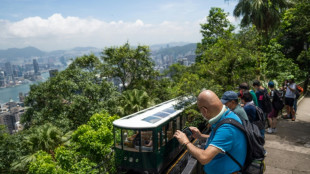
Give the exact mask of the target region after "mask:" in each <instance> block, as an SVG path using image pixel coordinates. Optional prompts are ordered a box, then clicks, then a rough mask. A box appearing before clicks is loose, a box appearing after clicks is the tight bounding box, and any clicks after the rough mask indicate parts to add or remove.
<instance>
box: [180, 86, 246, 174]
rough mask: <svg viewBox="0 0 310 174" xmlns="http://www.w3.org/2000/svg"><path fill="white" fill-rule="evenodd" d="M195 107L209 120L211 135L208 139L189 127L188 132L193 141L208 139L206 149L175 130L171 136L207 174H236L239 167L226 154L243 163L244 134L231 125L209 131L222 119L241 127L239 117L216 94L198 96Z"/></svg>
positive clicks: (244, 155)
mask: <svg viewBox="0 0 310 174" xmlns="http://www.w3.org/2000/svg"><path fill="white" fill-rule="evenodd" d="M197 105H198V108H199V110H200V112H201V114H202V116H203V118H204V119H207V120H209V123H210V124H211V134H210V136H209V135H205V134H202V133H201V132H200V131H199V130H198V129H197V128H195V127H190V130H191V131H192V132H193V135H192V136H193V137H194V138H197V139H206V138H207V137H209V138H208V141H207V144H206V147H205V149H200V148H198V147H196V146H195V145H193V144H192V143H191V142H190V141H189V140H188V138H187V136H186V135H185V134H184V133H183V132H182V131H179V130H177V131H176V133H175V134H174V137H176V138H177V140H178V141H179V143H180V144H183V145H185V146H186V147H187V150H188V152H189V153H190V154H191V155H192V156H193V157H195V158H196V159H197V160H198V161H199V162H200V163H201V164H202V165H204V171H205V172H206V173H237V172H238V171H240V170H241V168H240V167H239V166H238V165H237V163H235V162H234V161H233V160H232V159H231V158H230V157H229V156H228V155H226V154H225V153H226V152H229V153H230V154H231V155H232V156H233V157H234V158H235V159H236V160H237V161H238V162H239V163H240V164H241V165H243V164H244V162H245V158H246V153H247V140H246V137H245V135H244V133H243V132H242V131H241V130H239V129H238V128H237V127H235V126H233V125H231V124H223V125H222V126H220V127H219V128H218V129H217V131H216V134H214V132H213V131H212V130H213V129H214V128H215V127H216V125H217V123H219V122H220V121H221V120H223V119H225V118H232V119H235V120H236V121H238V122H239V123H241V124H242V122H241V120H240V118H239V117H238V116H237V115H236V114H235V113H234V112H231V111H230V109H229V108H226V107H225V106H224V105H223V104H222V102H221V100H220V99H219V98H218V97H217V95H216V94H215V93H214V92H212V91H210V90H205V91H203V92H201V93H200V94H199V96H198V101H197Z"/></svg>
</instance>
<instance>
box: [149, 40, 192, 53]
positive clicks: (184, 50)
mask: <svg viewBox="0 0 310 174" xmlns="http://www.w3.org/2000/svg"><path fill="white" fill-rule="evenodd" d="M196 48H197V44H196V43H191V44H186V45H183V46H175V47H168V48H162V49H160V50H157V51H154V52H153V53H155V54H161V55H172V56H176V55H185V54H187V53H188V52H195V50H196Z"/></svg>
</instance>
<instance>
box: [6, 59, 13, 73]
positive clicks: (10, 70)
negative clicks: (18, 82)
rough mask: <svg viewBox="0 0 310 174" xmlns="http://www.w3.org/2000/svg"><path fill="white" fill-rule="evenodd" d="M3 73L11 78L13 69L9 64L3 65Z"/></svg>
mask: <svg viewBox="0 0 310 174" xmlns="http://www.w3.org/2000/svg"><path fill="white" fill-rule="evenodd" d="M5 73H6V76H12V75H13V69H12V65H11V63H10V62H6V63H5Z"/></svg>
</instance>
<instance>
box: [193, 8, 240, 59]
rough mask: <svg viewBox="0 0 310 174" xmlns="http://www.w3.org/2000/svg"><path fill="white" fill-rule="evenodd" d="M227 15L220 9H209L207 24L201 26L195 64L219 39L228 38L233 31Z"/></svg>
mask: <svg viewBox="0 0 310 174" xmlns="http://www.w3.org/2000/svg"><path fill="white" fill-rule="evenodd" d="M227 16H228V14H227V13H224V10H223V9H221V8H215V7H213V8H211V10H210V12H209V15H208V17H207V23H205V24H201V31H200V32H201V33H202V37H203V39H202V40H201V43H198V44H197V49H196V56H197V57H196V62H200V61H201V58H202V54H203V52H204V51H205V50H207V49H208V48H209V47H210V46H212V45H213V44H215V43H216V42H217V40H218V39H219V38H227V37H230V35H231V32H232V31H233V30H234V29H235V27H234V26H233V25H231V23H230V22H229V21H228V19H227Z"/></svg>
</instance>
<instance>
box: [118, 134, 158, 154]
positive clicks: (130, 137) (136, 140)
mask: <svg viewBox="0 0 310 174" xmlns="http://www.w3.org/2000/svg"><path fill="white" fill-rule="evenodd" d="M123 132H124V133H123V137H126V138H124V150H127V151H134V152H139V150H140V145H141V151H142V152H150V151H153V141H152V131H138V130H124V131H123Z"/></svg>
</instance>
